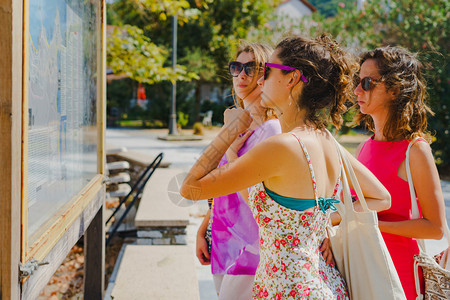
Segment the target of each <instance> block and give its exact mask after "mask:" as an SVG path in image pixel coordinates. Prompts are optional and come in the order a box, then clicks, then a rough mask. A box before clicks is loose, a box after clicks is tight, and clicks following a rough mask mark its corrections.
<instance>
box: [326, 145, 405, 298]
mask: <svg viewBox="0 0 450 300" xmlns="http://www.w3.org/2000/svg"><path fill="white" fill-rule="evenodd" d="M336 144H337V148H338V152H339V156H340V159H341V180H342V184H343V193H342V195H343V199H342V200H343V202H344V203H343V204H342V203H337V204H336V208H337V210H338V212H339V214H340V215H341V218H342V220H341V223H340V224H339V225H337V226H331V224H330V225H329V226H328V235H329V238H330V244H331V250H332V251H333V256H334V259H335V261H336V266H337V268H338V270H339V272H340V273H341V274H342V276H343V277H344V279H345V280H346V282H347V287H348V291H349V295H350V299H355V300H380V299H382V300H393V299H395V300H400V299H402V300H405V299H406V296H405V293H404V291H403V288H402V285H401V283H400V278H399V277H398V274H397V271H396V269H395V266H394V263H393V261H392V258H391V256H390V254H389V251H388V249H387V247H386V244H385V243H384V240H383V237H382V236H381V232H380V230H379V228H378V217H377V213H376V211H373V210H370V209H369V208H368V207H367V203H366V200H365V198H364V196H363V194H362V191H361V188H360V186H359V183H358V180H357V179H356V176H355V173H354V171H353V168H352V166H351V164H350V162H349V160H348V157H347V154H346V153H345V152H344V151H343V150H342V146H340V145H339V143H338V142H337V141H336ZM345 171H347V174H348V176H349V178H350V180H351V182H352V184H353V187H354V190H355V191H356V194H357V196H358V199H359V201H360V203H361V206H362V208H363V212H356V211H354V209H353V202H352V198H351V193H350V187H349V184H348V180H347V176H346V172H345Z"/></svg>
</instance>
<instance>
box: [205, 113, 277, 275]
mask: <svg viewBox="0 0 450 300" xmlns="http://www.w3.org/2000/svg"><path fill="white" fill-rule="evenodd" d="M280 133H281V125H280V121H278V119H271V120H268V121H266V122H264V123H263V124H261V125H260V126H259V127H257V128H256V129H255V130H254V131H253V133H252V134H251V136H250V137H249V138H248V139H247V140H246V141H245V143H244V145H242V147H241V149H240V150H239V151H238V156H242V155H244V154H245V153H247V152H248V151H249V150H250V149H251V148H253V147H254V146H255V145H256V144H258V143H260V142H261V141H263V140H265V139H266V138H268V137H271V136H273V135H276V134H280ZM226 163H228V161H227V159H226V156H225V155H224V157H223V158H222V160H221V161H220V163H219V167H220V166H223V165H225V164H226ZM210 221H211V273H212V274H214V275H255V272H256V268H257V267H258V263H259V246H258V245H259V235H258V225H257V224H256V222H255V219H254V218H253V215H252V212H251V211H250V208H249V207H248V205H247V203H246V201H245V200H244V199H242V197H241V194H240V193H233V194H230V195H226V196H221V197H216V198H214V204H213V205H212V211H211V218H210Z"/></svg>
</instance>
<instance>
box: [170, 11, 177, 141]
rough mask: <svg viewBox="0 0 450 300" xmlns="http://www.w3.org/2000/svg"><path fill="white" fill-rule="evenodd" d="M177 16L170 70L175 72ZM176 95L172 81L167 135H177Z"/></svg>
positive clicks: (173, 29) (175, 87)
mask: <svg viewBox="0 0 450 300" xmlns="http://www.w3.org/2000/svg"><path fill="white" fill-rule="evenodd" d="M177 23H178V21H177V15H174V16H173V26H172V68H173V70H174V71H175V69H176V65H177ZM176 94H177V82H176V81H175V80H174V81H173V83H172V105H171V108H170V117H169V134H171V135H177V134H178V132H177V111H176Z"/></svg>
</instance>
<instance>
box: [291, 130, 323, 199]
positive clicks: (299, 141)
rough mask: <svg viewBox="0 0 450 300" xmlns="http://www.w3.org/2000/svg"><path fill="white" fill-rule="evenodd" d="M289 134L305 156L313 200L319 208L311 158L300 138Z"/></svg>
mask: <svg viewBox="0 0 450 300" xmlns="http://www.w3.org/2000/svg"><path fill="white" fill-rule="evenodd" d="M291 134H292V135H293V136H294V137H295V138H296V139H297V141H298V143H299V144H300V146H301V147H302V150H303V153H304V154H305V157H306V160H307V161H308V166H309V171H310V173H311V179H312V185H313V190H314V199H316V205H317V206H319V195H318V194H317V184H316V182H317V181H316V176H315V175H314V169H313V166H312V163H311V157H310V156H309V154H308V150H306V146H305V144H303V142H302V141H301V140H300V138H299V137H298V136H297V135H296V134H295V133H293V132H291Z"/></svg>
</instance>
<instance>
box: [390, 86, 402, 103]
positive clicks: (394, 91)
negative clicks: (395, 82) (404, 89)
mask: <svg viewBox="0 0 450 300" xmlns="http://www.w3.org/2000/svg"><path fill="white" fill-rule="evenodd" d="M387 92H388V94H389V96H390V98H391V100H395V99H397V97H398V95H399V94H400V88H399V87H398V86H397V87H394V88H392V89H390V90H388V91H387Z"/></svg>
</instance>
